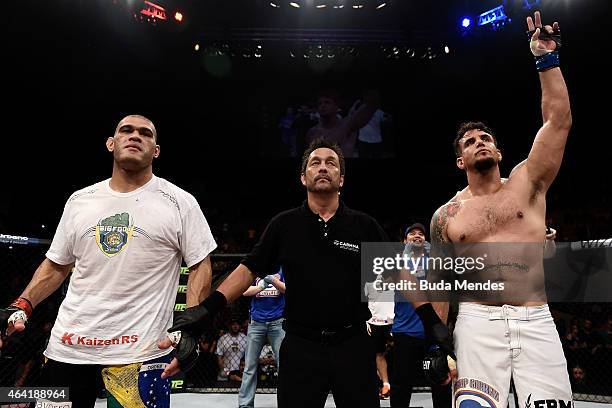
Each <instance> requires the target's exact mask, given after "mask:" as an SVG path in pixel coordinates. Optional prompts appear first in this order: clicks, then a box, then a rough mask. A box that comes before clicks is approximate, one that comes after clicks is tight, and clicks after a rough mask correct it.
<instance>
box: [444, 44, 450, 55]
mask: <svg viewBox="0 0 612 408" xmlns="http://www.w3.org/2000/svg"><path fill="white" fill-rule="evenodd" d="M444 52H445V53H446V54H448V53H450V48H448V45H445V46H444Z"/></svg>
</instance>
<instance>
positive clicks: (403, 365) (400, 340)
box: [391, 333, 452, 408]
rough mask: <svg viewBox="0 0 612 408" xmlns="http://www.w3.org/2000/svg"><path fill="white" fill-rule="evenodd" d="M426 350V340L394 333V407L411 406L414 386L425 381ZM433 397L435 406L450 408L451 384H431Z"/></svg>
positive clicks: (392, 387)
mask: <svg viewBox="0 0 612 408" xmlns="http://www.w3.org/2000/svg"><path fill="white" fill-rule="evenodd" d="M426 352H427V343H426V342H425V340H423V339H419V338H417V337H412V336H408V335H406V334H401V333H393V373H392V375H391V407H392V408H408V407H409V406H410V399H411V398H412V387H413V386H415V385H418V384H419V383H422V382H423V357H425V353H426ZM427 385H430V384H427ZM431 399H432V400H433V406H434V408H450V407H451V403H452V391H451V385H450V384H448V385H441V386H431Z"/></svg>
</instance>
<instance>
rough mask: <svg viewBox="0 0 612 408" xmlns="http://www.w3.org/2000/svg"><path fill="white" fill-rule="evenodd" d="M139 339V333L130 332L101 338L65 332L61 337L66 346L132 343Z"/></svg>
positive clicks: (103, 345) (100, 345)
mask: <svg viewBox="0 0 612 408" xmlns="http://www.w3.org/2000/svg"><path fill="white" fill-rule="evenodd" d="M137 341H138V335H137V334H128V335H125V336H119V337H115V338H112V339H99V338H97V337H87V336H80V335H78V334H76V333H68V332H64V334H63V335H62V338H61V342H62V344H64V345H66V346H85V347H106V346H115V345H118V344H130V343H136V342H137Z"/></svg>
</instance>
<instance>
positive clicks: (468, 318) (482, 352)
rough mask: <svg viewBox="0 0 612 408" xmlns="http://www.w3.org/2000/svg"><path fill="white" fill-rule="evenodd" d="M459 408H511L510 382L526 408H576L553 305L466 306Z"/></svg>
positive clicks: (459, 331)
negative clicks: (512, 382)
mask: <svg viewBox="0 0 612 408" xmlns="http://www.w3.org/2000/svg"><path fill="white" fill-rule="evenodd" d="M453 335H454V341H455V352H456V354H457V375H458V377H457V380H456V381H455V382H454V384H453V407H454V408H506V406H507V404H508V393H509V390H510V378H511V377H512V378H513V379H514V385H515V387H516V392H517V395H518V401H519V407H520V408H572V407H573V403H572V390H571V386H570V382H569V376H568V373H567V363H566V361H565V356H564V354H563V349H562V347H561V341H560V339H559V334H558V333H557V330H556V327H555V323H554V322H553V319H552V316H551V315H550V311H549V310H548V305H542V306H530V307H519V306H510V305H504V306H485V305H480V304H476V303H460V304H459V314H458V316H457V324H456V325H455V331H454V333H453Z"/></svg>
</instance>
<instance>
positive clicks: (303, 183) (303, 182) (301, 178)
mask: <svg viewBox="0 0 612 408" xmlns="http://www.w3.org/2000/svg"><path fill="white" fill-rule="evenodd" d="M300 181H301V182H302V185H303V186H304V187H306V177H305V176H304V173H302V174H300Z"/></svg>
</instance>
